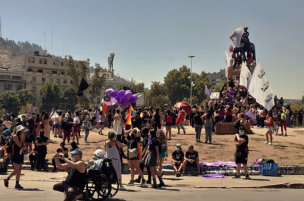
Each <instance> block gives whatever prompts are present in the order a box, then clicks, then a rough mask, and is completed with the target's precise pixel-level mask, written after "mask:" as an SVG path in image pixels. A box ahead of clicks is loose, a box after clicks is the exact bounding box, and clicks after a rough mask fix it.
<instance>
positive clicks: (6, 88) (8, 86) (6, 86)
mask: <svg viewBox="0 0 304 201" xmlns="http://www.w3.org/2000/svg"><path fill="white" fill-rule="evenodd" d="M4 90H12V85H11V84H5V85H4Z"/></svg>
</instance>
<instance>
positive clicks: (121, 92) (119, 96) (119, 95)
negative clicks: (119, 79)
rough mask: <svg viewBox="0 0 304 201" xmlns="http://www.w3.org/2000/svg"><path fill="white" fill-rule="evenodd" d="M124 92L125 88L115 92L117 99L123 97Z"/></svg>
mask: <svg viewBox="0 0 304 201" xmlns="http://www.w3.org/2000/svg"><path fill="white" fill-rule="evenodd" d="M125 93H126V91H125V90H120V91H119V92H118V94H117V97H118V98H119V99H124V98H125Z"/></svg>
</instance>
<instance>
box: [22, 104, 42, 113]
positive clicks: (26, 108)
mask: <svg viewBox="0 0 304 201" xmlns="http://www.w3.org/2000/svg"><path fill="white" fill-rule="evenodd" d="M31 108H32V104H30V103H27V104H26V105H23V106H21V107H20V111H19V114H29V113H30V111H31ZM34 111H35V112H34V113H35V114H38V113H39V108H38V107H34Z"/></svg>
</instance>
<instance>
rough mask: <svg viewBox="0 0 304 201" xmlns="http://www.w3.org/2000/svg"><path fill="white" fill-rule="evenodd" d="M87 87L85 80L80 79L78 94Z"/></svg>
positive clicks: (81, 94)
mask: <svg viewBox="0 0 304 201" xmlns="http://www.w3.org/2000/svg"><path fill="white" fill-rule="evenodd" d="M88 87H89V85H88V83H87V81H85V79H83V78H82V79H81V82H80V85H79V90H78V96H83V91H84V90H86V89H87V88H88Z"/></svg>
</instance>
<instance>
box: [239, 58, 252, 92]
mask: <svg viewBox="0 0 304 201" xmlns="http://www.w3.org/2000/svg"><path fill="white" fill-rule="evenodd" d="M250 79H251V73H250V71H249V69H248V67H247V66H246V63H245V62H243V63H242V68H241V75H240V85H241V86H244V87H246V88H247V89H248V86H249V83H250Z"/></svg>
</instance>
